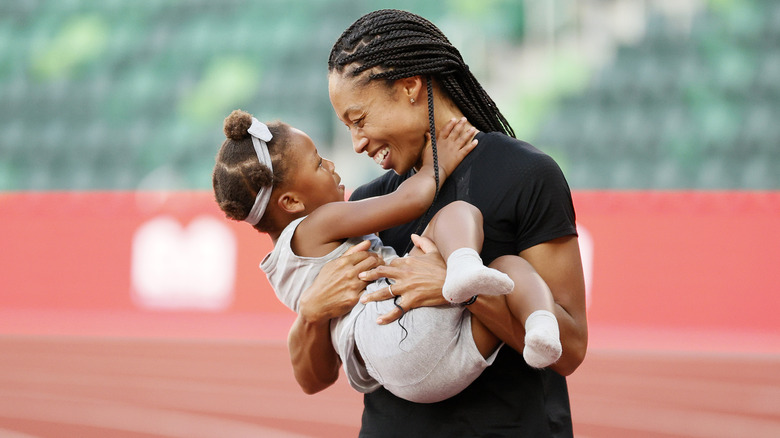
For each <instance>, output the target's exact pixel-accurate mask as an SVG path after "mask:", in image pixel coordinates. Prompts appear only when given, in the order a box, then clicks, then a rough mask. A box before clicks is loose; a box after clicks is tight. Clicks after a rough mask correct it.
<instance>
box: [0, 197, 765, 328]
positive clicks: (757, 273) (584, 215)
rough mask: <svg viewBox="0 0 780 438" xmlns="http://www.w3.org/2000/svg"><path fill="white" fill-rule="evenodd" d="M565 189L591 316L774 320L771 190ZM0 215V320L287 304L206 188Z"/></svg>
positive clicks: (747, 322) (693, 321)
mask: <svg viewBox="0 0 780 438" xmlns="http://www.w3.org/2000/svg"><path fill="white" fill-rule="evenodd" d="M574 199H575V207H576V210H577V219H578V225H579V227H580V229H581V234H582V238H581V246H582V249H583V256H584V259H585V267H586V270H587V272H586V276H587V278H588V279H589V288H588V294H589V322H590V325H591V327H592V328H595V329H598V328H599V327H621V328H632V329H640V330H651V331H652V330H691V329H694V330H705V331H713V330H714V331H730V330H739V331H746V332H761V333H773V334H777V333H780V330H778V329H780V318H777V317H776V316H775V313H776V312H777V311H778V309H780V298H778V295H779V294H778V292H780V269H779V268H780V227H778V224H780V192H603V191H601V192H577V193H575V195H574ZM0 223H1V224H2V226H0V242H1V244H2V248H3V250H2V251H0V267H1V268H0V269H2V274H1V275H0V309H2V310H0V315H5V317H4V318H0V321H5V324H3V323H2V322H0V333H2V332H8V331H9V330H12V331H13V330H15V328H16V330H17V331H19V330H22V329H20V328H19V325H18V324H21V323H20V320H19V318H18V315H25V314H31V312H32V313H35V312H39V314H41V313H40V312H44V313H43V314H46V315H49V317H52V318H53V317H54V316H56V315H65V314H68V315H71V318H70V319H71V322H70V323H75V322H74V321H78V320H79V317H74V316H73V315H75V314H78V315H82V313H78V312H90V311H91V312H103V313H102V314H103V315H104V316H103V318H104V319H105V321H104V323H105V324H109V325H110V321H111V318H109V317H107V316H106V315H114V320H118V319H117V318H121V320H122V321H124V324H126V325H127V330H128V331H129V332H131V333H132V332H133V330H134V329H133V327H140V326H142V325H141V324H135V323H134V322H133V321H135V319H134V318H148V317H153V318H154V317H161V316H177V315H178V316H181V315H187V317H188V318H190V321H191V324H190V325H189V326H188V327H191V328H193V329H196V331H197V329H198V327H199V323H198V321H201V320H203V321H206V320H209V318H211V319H213V318H216V317H219V318H223V320H225V319H224V318H225V317H229V318H233V320H235V318H247V317H249V318H251V317H252V316H253V315H262V316H263V318H264V319H265V320H268V318H269V316H268V315H276V317H277V318H278V321H281V322H280V324H281V326H282V327H280V328H279V329H278V330H277V331H278V332H279V333H283V332H284V328H285V327H284V326H285V325H286V324H288V323H289V321H290V320H291V317H292V316H291V315H292V314H291V312H290V311H289V310H287V309H286V308H285V307H284V306H283V305H281V304H280V303H279V302H278V301H277V299H276V297H275V296H274V295H273V292H272V290H271V289H270V287H269V286H268V284H267V282H266V279H265V276H264V274H263V273H262V272H261V271H260V270H259V268H258V263H259V261H260V259H261V258H262V256H263V255H264V254H265V253H267V252H268V251H269V250H270V241H269V240H268V239H267V238H266V237H265V236H263V235H260V234H258V233H256V232H254V231H253V230H252V229H251V228H250V227H249V226H248V225H246V224H243V223H236V222H231V221H228V220H226V219H224V217H223V216H222V214H221V212H219V210H218V209H217V208H216V206H215V205H214V202H213V200H212V195H211V194H210V193H209V192H180V193H135V192H84V193H68V192H62V193H57V192H54V193H5V194H2V195H0ZM69 312H70V313H69ZM73 312H77V313H75V314H74V313H73ZM106 312H109V313H106ZM83 314H84V315H86V313H83ZM14 318H16V319H14ZM140 320H141V319H139V321H140ZM9 321H10V322H9ZM45 322H46V321H45ZM49 322H50V321H49ZM52 324H53V323H52ZM12 325H13V326H12ZM44 325H46V324H44ZM28 326H29V327H33V326H36V325H35V324H28ZM54 326H55V327H56V324H54ZM91 327H96V326H91ZM157 328H158V327H157V326H154V329H157ZM52 330H54V329H52ZM201 331H203V328H202V327H201ZM596 332H597V331H596Z"/></svg>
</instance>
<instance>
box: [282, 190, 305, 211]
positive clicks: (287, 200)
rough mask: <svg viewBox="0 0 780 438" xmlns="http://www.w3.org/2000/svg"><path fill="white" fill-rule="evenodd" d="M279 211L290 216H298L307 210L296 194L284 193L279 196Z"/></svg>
mask: <svg viewBox="0 0 780 438" xmlns="http://www.w3.org/2000/svg"><path fill="white" fill-rule="evenodd" d="M276 204H277V205H278V206H279V209H280V210H282V211H283V212H285V213H288V214H296V213H300V212H302V211H304V209H305V208H306V206H305V205H303V200H302V199H300V198H299V197H298V194H297V193H295V192H284V193H282V194H281V195H280V196H279V199H278V200H277V201H276Z"/></svg>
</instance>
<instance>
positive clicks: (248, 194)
mask: <svg viewBox="0 0 780 438" xmlns="http://www.w3.org/2000/svg"><path fill="white" fill-rule="evenodd" d="M251 125H252V115H251V114H249V113H247V112H246V111H242V110H234V111H233V112H232V113H230V115H229V116H227V118H225V123H224V125H223V130H224V132H225V137H226V139H225V141H224V142H223V143H222V146H221V147H220V148H219V152H218V153H217V157H216V164H215V165H214V172H213V173H212V176H211V182H212V186H213V187H214V196H215V199H216V201H217V204H219V208H220V209H221V210H222V211H223V212H225V216H227V217H228V219H233V220H236V221H243V220H244V219H246V217H247V216H248V215H249V211H250V210H251V209H252V205H254V202H255V197H256V196H257V192H258V191H260V189H262V188H264V187H269V186H270V187H273V188H277V187H281V186H283V185H284V184H285V182H286V180H287V166H286V165H285V161H286V160H284V155H285V152H286V150H287V147H288V142H289V139H290V126H289V125H287V124H286V123H282V122H274V123H271V124H269V125H268V130H269V131H271V135H273V139H272V140H271V141H269V142H267V145H268V152H269V153H270V154H271V161H272V164H273V173H272V172H271V170H270V169H268V167H267V166H265V165H263V164H260V161H259V160H258V159H257V154H256V153H255V149H254V146H253V145H252V138H251V136H250V135H249V133H248V132H247V129H249V127H250V126H251ZM267 216H268V215H264V216H263V218H262V219H260V222H258V223H257V225H255V228H256V229H257V230H258V231H263V232H267V231H269V229H270V228H271V227H272V224H270V223H269V221H268V219H267Z"/></svg>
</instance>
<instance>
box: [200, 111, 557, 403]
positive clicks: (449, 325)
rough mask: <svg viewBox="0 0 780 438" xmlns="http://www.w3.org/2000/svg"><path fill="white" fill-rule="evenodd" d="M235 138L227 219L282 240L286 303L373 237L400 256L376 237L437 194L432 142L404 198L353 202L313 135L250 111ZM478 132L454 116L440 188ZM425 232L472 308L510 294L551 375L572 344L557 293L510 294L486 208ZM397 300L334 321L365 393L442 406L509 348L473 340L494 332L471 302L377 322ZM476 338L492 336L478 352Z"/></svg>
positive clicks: (449, 209)
mask: <svg viewBox="0 0 780 438" xmlns="http://www.w3.org/2000/svg"><path fill="white" fill-rule="evenodd" d="M224 131H225V135H226V136H227V139H226V140H225V142H224V143H223V144H222V147H221V148H220V151H219V153H218V155H217V163H216V165H215V167H214V174H213V178H212V183H213V186H214V192H215V195H216V200H217V202H218V203H219V206H220V208H221V209H222V210H223V211H224V212H225V214H226V216H227V217H228V218H230V219H233V220H243V221H246V222H249V223H250V224H251V225H253V226H254V227H255V228H256V229H257V230H258V231H261V232H264V233H267V234H268V235H269V236H270V237H271V239H272V240H273V242H274V250H273V251H272V252H271V253H270V254H268V255H267V256H266V257H265V258H264V259H263V261H262V263H261V265H260V266H261V268H262V269H263V270H264V271H265V272H266V274H267V276H268V279H269V281H270V282H271V284H272V286H273V287H274V290H275V291H276V294H277V296H278V297H279V298H280V300H281V301H282V302H284V304H285V305H287V306H288V307H290V308H291V309H293V310H294V311H297V310H298V302H299V300H300V294H301V292H302V291H303V290H305V289H306V287H308V286H309V285H310V284H311V283H312V281H313V280H314V278H315V277H316V275H317V274H318V273H319V270H320V268H321V267H322V266H323V265H324V264H325V263H327V262H328V261H330V260H333V259H335V258H337V257H339V256H340V255H342V254H343V253H344V252H345V251H346V250H347V249H348V248H350V247H351V246H354V245H355V244H357V243H359V242H361V241H362V240H365V239H368V240H371V241H372V250H374V251H377V252H379V253H380V255H382V256H383V258H384V259H385V261H389V260H390V259H392V258H393V257H396V255H395V252H394V251H393V250H392V248H389V247H382V246H381V242H380V241H379V239H378V238H377V237H376V236H374V235H373V234H372V233H375V232H378V231H380V230H383V229H387V228H390V227H393V226H397V225H400V224H404V223H407V222H410V221H412V220H414V219H416V218H418V217H419V216H421V215H422V214H423V213H425V211H426V209H427V208H428V206H429V205H430V204H431V202H432V201H433V198H434V195H435V192H436V188H437V187H436V184H437V183H436V181H435V178H434V167H433V164H432V161H433V154H432V152H431V148H430V147H427V148H426V152H425V155H424V157H423V163H422V166H421V168H420V170H419V171H417V173H416V174H415V175H414V176H412V177H411V178H409V179H408V180H406V181H405V182H404V183H402V184H401V185H400V186H399V187H398V188H397V189H396V190H395V191H394V192H393V193H390V194H388V195H384V196H379V197H375V198H370V199H365V200H361V201H357V202H344V186H342V185H340V184H339V183H340V181H341V178H340V177H339V175H338V174H337V173H336V172H335V166H334V165H333V163H332V162H330V161H328V160H325V159H323V158H321V157H320V156H319V154H318V153H317V149H316V147H315V145H314V143H313V142H312V141H311V139H310V138H309V137H308V136H307V135H306V134H305V133H303V132H301V131H299V130H297V129H295V128H292V127H290V126H288V125H286V124H284V123H274V124H272V125H271V126H270V127H268V126H266V125H264V124H263V123H261V122H259V121H257V120H256V119H254V118H253V117H252V116H251V115H250V114H248V113H246V112H243V111H240V110H236V111H233V113H231V115H230V116H228V118H226V119H225V124H224ZM475 133H476V130H475V128H473V127H470V128H467V123H466V121H465V119H461V120H460V121H455V120H452V121H450V122H449V123H448V124H447V125H446V126H445V127H444V129H442V132H441V133H440V136H439V138H437V145H438V147H439V154H438V158H439V163H438V164H439V169H440V178H439V179H440V181H441V182H443V181H444V180H445V179H446V178H447V176H448V175H449V174H450V173H451V172H452V171H453V170H454V169H455V168H456V167H457V165H458V164H459V163H460V161H461V160H462V159H463V157H465V156H466V155H468V153H469V152H470V151H471V150H472V149H473V148H474V147H475V146H476V140H472V139H473V137H474V134H475ZM428 141H429V142H430V139H429V140H428ZM356 236H362V237H359V238H356ZM423 237H428V238H430V239H431V240H433V241H434V242H435V243H436V245H437V246H438V248H439V250H440V251H441V253H442V256H443V257H444V258H445V260H447V274H446V278H445V282H444V286H443V288H442V294H443V295H444V296H445V298H447V299H448V300H449V301H450V302H453V303H461V302H464V301H467V300H468V299H469V298H470V297H472V296H473V295H475V294H476V293H479V294H492V295H502V294H508V295H507V303H508V306H509V307H510V309H511V310H512V314H513V316H514V317H515V318H518V320H520V321H525V328H526V347H525V350H524V357H525V358H526V361H527V362H528V363H529V365H532V366H535V367H538V368H542V367H545V366H548V365H550V364H552V363H554V362H555V361H556V360H558V358H559V357H560V354H561V345H560V340H559V334H558V325H557V321H556V320H555V316H554V315H553V314H552V296H551V293H550V291H549V289H539V290H527V291H515V292H513V293H510V292H512V289H513V288H514V282H513V280H512V279H511V278H510V277H509V276H507V275H506V274H504V273H502V272H499V271H497V270H495V269H491V268H488V267H485V266H484V265H483V264H482V260H481V258H480V257H479V254H478V251H479V250H480V248H481V246H482V239H483V235H482V217H481V215H480V213H479V210H477V209H476V208H475V207H473V206H471V205H470V204H467V203H465V202H454V203H452V204H449V205H448V206H446V207H445V208H443V209H442V210H441V211H439V212H438V213H437V214H436V215H435V216H434V217H433V218H432V219H431V222H430V224H429V225H428V227H427V228H426V230H425V232H424V233H423ZM415 251H418V250H417V249H415V250H413V251H412V254H414V253H415ZM513 258H514V259H517V263H527V262H525V261H524V260H523V259H521V258H520V257H513ZM385 287H387V288H388V291H389V292H390V295H392V285H388V284H387V283H386V282H384V281H381V280H380V281H377V282H374V283H372V284H370V285H369V286H368V289H367V290H368V291H373V290H378V289H381V288H385ZM521 292H522V293H521ZM538 303H543V305H542V306H541V307H543V308H536V307H534V308H533V309H532V308H530V307H531V306H533V305H534V304H537V307H540V306H538ZM394 305H395V304H394V300H390V299H388V300H386V301H382V302H374V303H368V304H365V305H364V304H361V303H358V304H357V305H356V306H355V307H354V309H353V310H352V311H351V312H350V313H349V314H347V315H345V316H343V317H341V318H338V319H335V320H333V321H331V337H332V340H333V344H334V348H335V350H336V351H337V352H338V354H339V356H340V358H341V360H342V362H343V363H344V368H345V371H346V374H347V377H348V379H349V381H350V384H351V385H352V386H353V387H354V388H355V389H357V390H358V391H361V392H370V391H373V390H375V389H376V388H377V387H378V386H379V385H382V386H385V388H387V389H388V390H389V391H391V392H393V393H394V394H395V395H397V396H399V397H401V398H405V399H407V400H410V401H414V402H422V403H430V402H436V401H440V400H444V399H446V398H449V397H451V396H453V395H455V394H457V393H458V392H460V391H461V390H463V389H464V388H466V387H467V386H468V385H469V384H470V383H471V382H472V381H473V380H474V379H476V378H477V377H478V376H479V374H480V373H481V371H482V370H483V369H484V368H485V367H486V366H488V365H489V364H490V363H492V360H493V359H494V357H495V353H496V352H497V351H498V347H499V346H500V341H499V340H498V339H497V338H496V337H495V336H493V335H492V334H490V336H472V334H475V335H476V331H477V330H483V331H487V329H486V328H485V327H484V326H483V325H482V324H477V323H475V324H472V321H471V314H470V312H464V309H465V308H464V307H463V306H440V307H435V308H432V307H421V308H418V309H413V310H411V311H409V312H407V313H406V315H405V316H404V320H403V323H402V325H401V326H400V327H398V326H396V325H378V324H376V322H375V321H376V319H377V317H378V316H379V315H382V314H384V313H386V312H388V311H389V310H391V309H392V308H393V306H394ZM475 338H476V339H479V340H481V342H480V344H479V345H478V344H477V341H475ZM483 344H487V345H483Z"/></svg>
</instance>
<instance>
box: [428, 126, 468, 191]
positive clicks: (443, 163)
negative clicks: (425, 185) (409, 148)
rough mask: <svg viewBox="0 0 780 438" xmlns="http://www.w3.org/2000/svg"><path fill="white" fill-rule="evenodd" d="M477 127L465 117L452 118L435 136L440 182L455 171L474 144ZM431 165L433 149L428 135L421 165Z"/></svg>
mask: <svg viewBox="0 0 780 438" xmlns="http://www.w3.org/2000/svg"><path fill="white" fill-rule="evenodd" d="M476 133H477V128H475V127H473V126H471V124H470V123H469V122H468V120H466V118H465V117H462V118H460V119H452V120H450V121H449V122H447V124H446V125H444V128H442V130H441V131H440V132H439V135H438V136H437V138H436V149H437V152H438V160H439V180H440V182H441V183H443V182H444V180H445V179H447V177H448V176H449V175H451V174H452V172H453V171H455V168H456V167H458V165H459V164H460V162H461V161H463V158H465V157H466V155H468V154H469V153H470V152H471V151H472V150H473V149H474V148H475V147H476V146H477V140H476V139H474V135H476ZM425 165H431V166H433V150H432V148H431V139H430V135H429V136H428V144H427V145H426V147H425V153H424V155H423V166H425Z"/></svg>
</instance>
